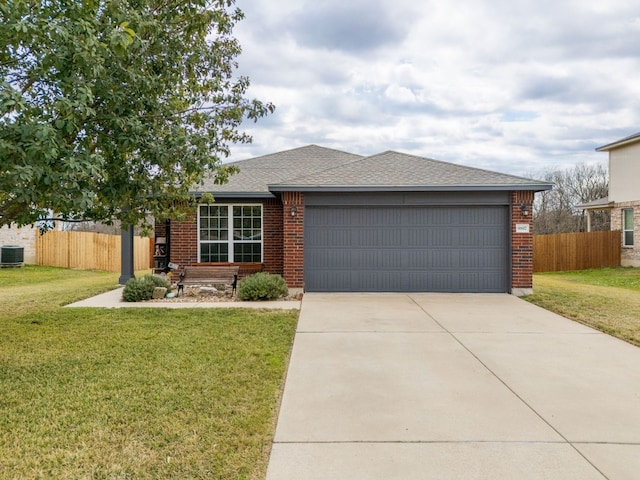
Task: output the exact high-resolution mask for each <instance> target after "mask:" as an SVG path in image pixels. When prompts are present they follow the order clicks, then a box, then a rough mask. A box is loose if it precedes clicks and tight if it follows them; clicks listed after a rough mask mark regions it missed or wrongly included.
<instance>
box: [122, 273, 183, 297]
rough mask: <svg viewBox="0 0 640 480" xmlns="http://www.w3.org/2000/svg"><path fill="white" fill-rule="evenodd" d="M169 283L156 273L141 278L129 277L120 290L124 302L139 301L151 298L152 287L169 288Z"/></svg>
mask: <svg viewBox="0 0 640 480" xmlns="http://www.w3.org/2000/svg"><path fill="white" fill-rule="evenodd" d="M170 286H171V285H170V283H169V282H168V281H166V280H164V279H163V278H160V277H158V276H156V275H145V276H144V277H141V278H131V279H129V280H128V281H127V283H126V285H125V286H124V289H123V291H122V298H123V299H124V301H125V302H141V301H144V300H151V299H152V298H153V289H154V288H156V287H164V288H166V289H169V288H170Z"/></svg>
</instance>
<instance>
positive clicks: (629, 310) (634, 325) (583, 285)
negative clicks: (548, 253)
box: [526, 267, 640, 346]
mask: <svg viewBox="0 0 640 480" xmlns="http://www.w3.org/2000/svg"><path fill="white" fill-rule="evenodd" d="M526 300H528V301H530V302H532V303H535V304H536V305H539V306H541V307H543V308H546V309H547V310H551V311H553V312H556V313H558V314H560V315H562V316H564V317H567V318H570V319H573V320H576V321H578V322H581V323H584V324H585V325H589V326H591V327H593V328H596V329H598V330H601V331H603V332H605V333H608V334H610V335H614V336H616V337H618V338H621V339H623V340H625V341H628V342H630V343H633V344H634V345H638V346H640V269H639V268H623V267H621V268H604V269H597V270H584V271H575V272H558V273H540V274H536V275H534V294H533V295H531V296H529V297H526Z"/></svg>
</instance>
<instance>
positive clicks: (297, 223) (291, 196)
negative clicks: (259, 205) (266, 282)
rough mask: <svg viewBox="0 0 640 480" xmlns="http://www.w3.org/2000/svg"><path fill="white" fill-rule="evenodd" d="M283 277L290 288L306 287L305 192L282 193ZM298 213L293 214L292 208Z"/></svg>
mask: <svg viewBox="0 0 640 480" xmlns="http://www.w3.org/2000/svg"><path fill="white" fill-rule="evenodd" d="M282 205H283V212H282V224H283V225H282V226H283V249H282V257H283V277H284V279H285V281H286V282H287V285H288V286H289V288H302V287H304V194H302V193H300V192H284V193H283V194H282ZM292 207H295V208H296V210H297V211H296V214H295V215H291V208H292Z"/></svg>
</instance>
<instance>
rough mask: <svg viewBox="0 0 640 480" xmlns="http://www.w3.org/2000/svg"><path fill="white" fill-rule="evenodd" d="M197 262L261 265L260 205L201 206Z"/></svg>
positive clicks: (199, 210) (199, 211)
mask: <svg viewBox="0 0 640 480" xmlns="http://www.w3.org/2000/svg"><path fill="white" fill-rule="evenodd" d="M198 231H199V242H198V243H199V247H200V262H201V263H210V262H262V206H261V205H201V206H200V208H199V209H198Z"/></svg>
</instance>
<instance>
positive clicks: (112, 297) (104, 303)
mask: <svg viewBox="0 0 640 480" xmlns="http://www.w3.org/2000/svg"><path fill="white" fill-rule="evenodd" d="M122 288H123V287H119V288H116V289H115V290H111V291H109V292H105V293H102V294H100V295H96V296H95V297H91V298H87V299H85V300H81V301H79V302H76V303H72V304H70V305H67V306H66V307H67V308H75V307H98V308H272V309H281V310H299V309H300V302H299V301H290V300H287V301H275V302H125V301H123V300H122Z"/></svg>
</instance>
